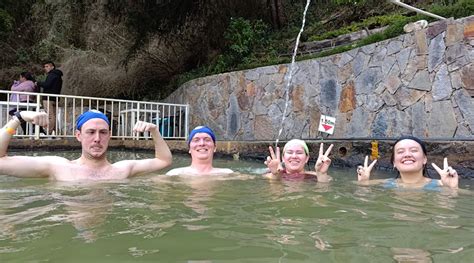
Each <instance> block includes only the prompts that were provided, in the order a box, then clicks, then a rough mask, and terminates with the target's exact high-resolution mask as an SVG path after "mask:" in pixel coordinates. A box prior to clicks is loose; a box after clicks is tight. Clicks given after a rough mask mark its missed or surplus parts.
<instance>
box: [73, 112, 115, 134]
mask: <svg viewBox="0 0 474 263" xmlns="http://www.w3.org/2000/svg"><path fill="white" fill-rule="evenodd" d="M90 119H102V120H104V121H105V122H107V124H108V125H109V126H110V121H109V119H108V118H107V116H105V114H103V113H102V112H100V111H98V110H89V111H86V112H84V113H83V114H81V116H79V117H78V118H77V121H76V129H77V130H79V131H80V130H81V128H82V125H84V123H86V122H87V121H89V120H90Z"/></svg>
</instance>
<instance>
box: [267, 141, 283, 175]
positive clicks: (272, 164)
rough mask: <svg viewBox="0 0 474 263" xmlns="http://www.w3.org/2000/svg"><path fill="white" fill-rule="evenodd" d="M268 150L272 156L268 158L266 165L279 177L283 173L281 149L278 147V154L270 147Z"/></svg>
mask: <svg viewBox="0 0 474 263" xmlns="http://www.w3.org/2000/svg"><path fill="white" fill-rule="evenodd" d="M268 150H269V151H270V156H267V160H266V161H265V162H264V164H265V165H266V166H267V167H268V169H270V172H271V173H272V174H273V175H279V174H280V173H281V172H282V171H283V166H282V165H281V159H280V147H278V146H277V148H276V154H275V152H274V151H273V148H272V147H271V146H269V147H268Z"/></svg>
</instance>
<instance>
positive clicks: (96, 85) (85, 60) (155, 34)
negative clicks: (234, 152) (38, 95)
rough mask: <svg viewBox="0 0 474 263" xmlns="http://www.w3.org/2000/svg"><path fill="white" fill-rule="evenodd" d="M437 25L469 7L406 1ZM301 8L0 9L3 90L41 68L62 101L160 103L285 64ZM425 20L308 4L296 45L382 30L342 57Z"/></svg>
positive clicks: (234, 2)
mask: <svg viewBox="0 0 474 263" xmlns="http://www.w3.org/2000/svg"><path fill="white" fill-rule="evenodd" d="M404 2H405V3H408V4H411V5H413V6H416V7H418V8H422V9H424V10H429V11H431V12H433V13H436V14H438V15H441V16H444V17H454V18H459V17H464V16H469V15H472V14H474V0H412V1H404ZM305 4H306V1H305V0H299V1H296V0H220V1H194V0H183V1H168V0H160V1H126V0H114V1H99V0H95V1H94V0H89V1H80V0H71V1H33V0H4V1H2V2H1V3H0V37H1V39H2V41H1V42H0V55H1V56H2V61H0V88H1V89H8V88H9V87H10V85H11V82H12V81H13V79H14V78H16V76H17V75H18V73H19V72H21V71H23V70H30V71H33V73H35V74H36V75H37V76H39V77H41V74H42V72H41V67H40V66H41V63H42V61H44V60H53V61H56V62H57V63H58V64H59V65H60V68H61V69H62V70H63V71H64V73H65V76H64V80H65V81H64V87H63V93H64V94H74V95H86V96H100V97H114V98H127V99H147V100H158V99H161V98H163V97H165V96H167V95H168V94H169V93H170V92H172V91H173V90H174V89H176V88H177V87H178V86H179V85H181V84H182V83H184V82H185V81H188V80H190V79H193V78H197V77H202V76H206V75H211V74H217V73H222V72H228V71H234V70H241V69H248V68H253V67H259V66H264V65H270V64H278V63H287V62H289V61H290V57H289V54H290V53H291V51H292V49H293V46H294V42H295V38H296V35H297V33H298V31H299V28H300V26H301V20H302V13H303V9H304V6H305ZM419 19H427V20H430V19H429V18H426V17H422V16H419V15H416V14H415V13H413V12H408V11H407V10H405V9H403V8H401V7H399V6H396V5H394V4H391V3H389V1H380V0H359V1H353V0H333V1H330V0H313V1H312V2H311V4H310V7H309V11H308V14H307V18H306V27H305V31H304V32H303V35H302V41H316V40H321V39H326V38H333V37H337V36H339V35H341V34H345V33H350V32H354V31H358V30H361V29H372V28H377V27H381V26H388V29H387V30H386V31H384V32H382V33H378V34H374V35H371V36H370V37H369V38H366V39H364V40H362V41H360V42H358V43H356V44H354V45H350V46H343V47H339V48H337V49H333V50H329V51H324V52H322V53H318V54H311V55H304V56H299V57H298V59H299V60H302V59H309V58H314V57H319V56H326V55H330V54H333V53H337V52H343V51H345V50H348V49H350V48H354V47H357V46H361V45H366V44H369V43H373V42H376V41H380V40H383V39H386V38H390V37H394V36H396V35H399V34H401V33H403V31H402V28H403V26H404V25H405V24H406V23H408V22H410V21H415V20H419Z"/></svg>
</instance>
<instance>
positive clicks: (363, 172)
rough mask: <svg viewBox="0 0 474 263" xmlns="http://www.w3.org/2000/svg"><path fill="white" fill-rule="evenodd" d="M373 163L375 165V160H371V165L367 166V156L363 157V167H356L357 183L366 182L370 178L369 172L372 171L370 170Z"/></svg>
mask: <svg viewBox="0 0 474 263" xmlns="http://www.w3.org/2000/svg"><path fill="white" fill-rule="evenodd" d="M375 163H377V159H375V160H373V161H372V163H370V165H369V166H367V165H368V164H369V156H367V155H366V156H365V160H364V166H362V165H359V166H358V167H357V180H358V181H368V180H369V178H370V172H371V171H372V168H374V165H375Z"/></svg>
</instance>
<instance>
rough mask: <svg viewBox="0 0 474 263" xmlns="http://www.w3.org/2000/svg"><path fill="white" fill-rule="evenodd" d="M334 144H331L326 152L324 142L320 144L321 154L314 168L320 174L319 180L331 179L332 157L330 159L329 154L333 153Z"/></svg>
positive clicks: (327, 180) (326, 180)
mask: <svg viewBox="0 0 474 263" xmlns="http://www.w3.org/2000/svg"><path fill="white" fill-rule="evenodd" d="M332 147H334V145H333V144H331V145H329V147H328V149H327V150H326V152H324V144H323V143H321V144H320V145H319V156H318V160H316V164H315V165H314V170H315V172H316V175H317V176H318V182H329V181H331V179H332V178H331V176H329V175H328V170H329V166H330V165H331V159H329V154H330V153H331V150H332Z"/></svg>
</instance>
